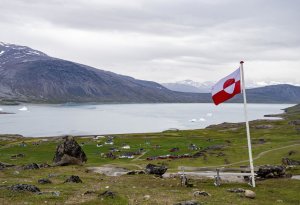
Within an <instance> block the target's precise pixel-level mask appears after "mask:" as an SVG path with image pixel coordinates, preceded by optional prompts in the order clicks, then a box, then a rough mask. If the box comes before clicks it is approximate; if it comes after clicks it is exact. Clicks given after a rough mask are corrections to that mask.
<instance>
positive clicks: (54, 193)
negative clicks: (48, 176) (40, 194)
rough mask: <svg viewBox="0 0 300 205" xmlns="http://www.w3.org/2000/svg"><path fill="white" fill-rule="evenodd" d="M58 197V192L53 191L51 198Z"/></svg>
mask: <svg viewBox="0 0 300 205" xmlns="http://www.w3.org/2000/svg"><path fill="white" fill-rule="evenodd" d="M59 195H60V191H53V192H52V196H59Z"/></svg>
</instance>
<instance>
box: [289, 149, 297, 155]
mask: <svg viewBox="0 0 300 205" xmlns="http://www.w3.org/2000/svg"><path fill="white" fill-rule="evenodd" d="M288 154H289V156H292V155H294V154H296V151H294V150H291V151H289V153H288Z"/></svg>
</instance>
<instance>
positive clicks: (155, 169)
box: [145, 164, 168, 176]
mask: <svg viewBox="0 0 300 205" xmlns="http://www.w3.org/2000/svg"><path fill="white" fill-rule="evenodd" d="M167 170H168V167H166V166H164V165H162V166H158V165H154V164H148V165H147V166H146V169H145V172H146V173H147V174H155V175H158V176H162V175H163V174H164V173H166V171H167Z"/></svg>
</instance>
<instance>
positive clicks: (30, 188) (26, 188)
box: [9, 184, 41, 193]
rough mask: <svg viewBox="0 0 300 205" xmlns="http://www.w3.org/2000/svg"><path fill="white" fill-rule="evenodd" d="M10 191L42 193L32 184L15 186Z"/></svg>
mask: <svg viewBox="0 0 300 205" xmlns="http://www.w3.org/2000/svg"><path fill="white" fill-rule="evenodd" d="M9 189H10V190H12V191H29V192H34V193H40V192H41V190H40V189H39V188H38V187H36V186H34V185H30V184H15V185H12V186H11V187H9Z"/></svg>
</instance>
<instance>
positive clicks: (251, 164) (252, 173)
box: [240, 61, 255, 187]
mask: <svg viewBox="0 0 300 205" xmlns="http://www.w3.org/2000/svg"><path fill="white" fill-rule="evenodd" d="M240 64H241V66H240V69H241V75H242V89H243V98H244V114H245V122H246V132H247V141H248V152H249V162H250V170H251V177H252V179H251V180H252V186H253V187H255V179H254V166H253V158H252V148H251V139H250V128H249V121H248V113H247V99H246V89H245V77H244V67H243V64H244V62H243V61H241V62H240Z"/></svg>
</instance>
